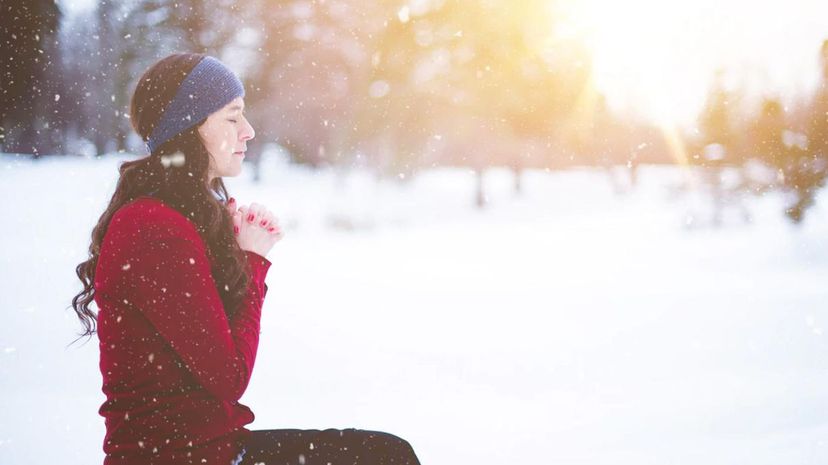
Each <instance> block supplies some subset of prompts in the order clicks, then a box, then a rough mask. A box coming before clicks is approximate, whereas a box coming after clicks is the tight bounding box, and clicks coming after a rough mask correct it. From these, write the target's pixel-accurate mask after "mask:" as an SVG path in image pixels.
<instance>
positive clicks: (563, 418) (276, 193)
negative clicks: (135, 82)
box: [0, 156, 828, 465]
mask: <svg viewBox="0 0 828 465" xmlns="http://www.w3.org/2000/svg"><path fill="white" fill-rule="evenodd" d="M124 159H125V158H123V157H120V158H118V157H112V158H108V159H103V160H69V159H67V160H51V159H48V160H43V161H39V162H32V161H29V160H25V159H16V158H14V157H9V156H5V157H3V158H2V159H0V194H2V207H0V213H2V217H3V221H2V225H3V227H2V228H0V243H1V244H2V254H0V260H2V262H1V263H2V270H3V271H2V275H0V277H1V278H2V279H0V286H2V287H1V288H0V295H2V296H3V297H2V301H3V304H2V311H3V312H4V318H3V324H2V325H0V392H2V396H0V418H2V421H0V464H3V465H24V464H47V463H60V464H63V465H75V464H77V465H81V464H83V465H88V464H95V463H101V461H102V459H103V453H102V451H101V444H102V440H103V435H104V424H103V419H102V418H101V417H99V416H98V414H97V409H98V407H99V406H100V404H101V403H102V402H103V400H104V398H103V394H102V393H101V391H100V383H101V378H100V373H99V371H98V366H97V363H98V347H97V339H96V338H95V339H92V340H91V341H89V343H87V344H85V345H84V344H83V341H84V340H81V341H78V342H77V343H76V344H74V345H72V346H68V347H67V345H68V344H69V343H70V342H71V341H72V340H73V339H74V338H75V336H76V333H77V331H79V330H80V325H79V323H78V321H77V319H76V317H75V315H74V312H73V311H72V310H71V309H70V308H69V307H68V306H69V304H70V299H71V297H72V296H73V295H74V294H75V293H77V292H78V291H79V286H80V282H79V281H78V280H77V278H76V276H75V273H74V268H75V266H76V265H77V264H78V263H79V262H80V261H81V260H83V259H85V258H86V253H87V252H86V251H87V247H88V245H89V236H90V232H91V229H92V226H93V225H94V224H95V222H96V221H97V219H98V216H99V215H100V213H101V212H102V210H103V207H104V205H105V202H106V201H107V200H108V198H109V196H110V195H111V193H112V190H113V189H114V182H115V180H116V176H117V166H118V163H120V161H122V160H124ZM246 169H249V167H246ZM640 175H641V177H640V184H639V186H638V188H637V189H636V190H635V191H633V192H631V193H629V194H626V195H616V194H615V193H614V192H613V190H612V188H611V186H610V183H608V182H607V176H606V174H605V173H603V172H601V171H595V170H588V169H583V170H574V171H567V172H552V173H547V172H539V171H530V172H527V173H526V174H525V178H524V184H523V186H524V191H523V195H522V196H520V197H515V196H514V195H513V193H512V190H511V184H512V177H511V174H510V173H509V172H506V171H501V170H492V171H490V172H488V173H487V175H486V178H485V182H486V186H487V190H488V195H489V202H490V204H489V206H488V207H487V208H485V209H483V210H477V209H475V208H473V207H471V204H472V199H473V186H474V177H473V176H472V174H471V173H469V172H467V171H465V170H449V169H444V170H434V171H430V172H426V173H423V174H421V175H418V176H417V177H414V178H413V179H411V180H409V182H408V183H407V184H403V185H398V184H396V183H392V182H388V181H383V182H380V183H376V182H374V180H373V178H372V177H371V176H370V175H369V174H367V173H366V172H362V171H358V170H357V171H354V172H352V173H350V174H347V175H344V176H343V175H339V174H337V173H335V172H333V171H322V172H312V171H310V170H307V169H305V168H297V167H293V166H290V165H287V164H285V163H283V162H282V161H280V159H278V157H271V158H269V159H266V160H265V162H264V166H263V180H264V182H263V183H262V184H258V185H257V184H253V183H252V182H251V181H250V179H251V173H250V172H249V171H246V172H245V173H243V175H242V176H241V177H239V178H233V179H228V180H227V183H228V185H229V186H230V187H231V191H232V193H233V195H234V196H235V197H236V198H237V199H239V201H240V202H241V203H243V204H244V203H249V202H251V201H256V202H259V203H263V204H265V205H267V206H268V207H269V208H270V209H271V210H273V211H274V212H275V213H276V214H277V216H279V217H280V218H281V222H282V224H283V225H285V226H286V236H285V239H284V240H283V241H282V242H280V243H279V244H277V245H276V247H275V248H274V250H273V251H272V252H271V254H270V255H269V257H268V258H270V260H271V261H272V262H273V266H272V268H271V270H270V273H269V275H268V279H267V282H268V285H269V287H270V291H269V293H268V299H267V301H266V302H265V310H264V316H263V321H262V340H261V343H260V348H259V355H258V358H257V364H256V371H255V372H254V375H253V379H252V381H251V384H250V387H249V389H248V391H247V393H246V394H245V396H244V398H243V399H242V402H243V403H245V404H246V405H249V406H250V407H251V408H252V409H253V411H254V412H255V413H256V421H255V422H254V423H252V424H251V425H249V426H248V427H249V428H250V429H270V428H320V429H321V428H330V427H334V428H347V427H356V428H363V429H374V430H382V431H388V432H391V433H394V434H397V435H399V436H401V437H404V438H405V439H407V440H408V441H409V442H411V444H412V445H413V446H414V448H415V450H416V451H417V454H418V456H419V457H420V460H421V462H422V463H423V464H424V465H425V464H428V465H458V464H476V465H495V464H498V465H501V464H502V465H511V464H523V463H531V464H552V463H566V464H613V465H618V464H636V465H643V464H654V465H656V464H657V465H664V464H698V465H717V464H723V465H724V464H727V465H733V464H746V465H747V464H750V465H760V464H773V465H779V464H785V465H804V464H825V463H828V444H826V441H828V344H826V338H828V334H826V331H828V305H826V301H828V196H826V195H825V193H823V194H822V195H821V196H820V198H819V199H818V202H817V205H816V206H815V207H814V208H813V209H812V210H811V211H809V218H808V219H807V220H806V222H805V224H803V225H802V226H801V227H800V228H794V227H792V226H790V225H789V224H788V223H787V221H786V220H785V218H784V217H783V216H782V214H781V208H782V199H781V197H780V196H778V195H775V194H774V195H766V196H764V197H760V198H759V197H757V198H751V199H746V200H745V205H746V207H747V208H748V210H749V211H750V213H751V215H752V217H753V222H752V223H750V224H741V223H739V222H737V221H736V220H734V219H733V218H735V217H737V216H738V215H729V216H728V215H726V224H725V227H723V228H721V229H714V228H710V227H706V226H705V222H704V218H705V214H706V213H705V206H706V203H705V202H704V201H703V199H702V197H700V196H699V195H693V194H692V193H691V194H689V195H683V196H678V197H676V196H675V195H674V192H673V191H674V190H673V188H672V186H675V185H678V184H679V183H681V182H682V179H683V176H684V175H685V172H684V171H683V170H681V169H679V168H665V167H643V168H642V170H641V172H640Z"/></svg>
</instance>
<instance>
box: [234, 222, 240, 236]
mask: <svg viewBox="0 0 828 465" xmlns="http://www.w3.org/2000/svg"><path fill="white" fill-rule="evenodd" d="M233 232H235V233H236V234H238V233H239V227H238V226H236V225H235V224H234V225H233Z"/></svg>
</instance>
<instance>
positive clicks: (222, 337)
mask: <svg viewBox="0 0 828 465" xmlns="http://www.w3.org/2000/svg"><path fill="white" fill-rule="evenodd" d="M243 97H244V87H243V85H242V83H241V81H239V79H238V78H237V77H236V76H235V74H233V72H232V71H230V70H229V69H228V68H227V67H225V66H224V65H223V64H222V63H221V62H220V61H219V60H217V59H215V58H213V57H210V56H205V55H201V54H174V55H171V56H168V57H166V58H164V59H162V60H160V61H159V62H157V63H156V64H154V65H153V66H152V67H150V68H149V69H148V70H147V71H146V72H145V73H144V75H143V76H142V77H141V79H140V80H139V82H138V84H137V86H136V89H135V93H134V94H133V96H132V101H131V108H130V117H131V121H132V125H133V127H134V129H135V130H136V131H137V132H138V134H140V135H141V137H142V138H143V139H144V140H146V141H147V147H148V149H149V152H150V154H149V156H147V157H145V158H142V159H139V160H135V161H128V162H124V163H123V164H122V165H121V167H120V179H119V181H118V184H117V186H116V189H115V193H114V194H113V196H112V200H111V201H110V203H109V206H108V207H107V209H106V211H105V212H104V213H103V215H102V216H101V218H100V220H99V221H98V224H97V226H96V227H95V228H94V230H93V233H92V244H91V246H90V248H89V251H90V259H89V260H87V261H85V262H83V263H81V264H80V265H78V267H77V270H76V271H77V274H78V277H79V278H80V279H81V281H82V282H83V284H84V290H83V291H82V292H81V293H80V294H78V295H77V296H76V297H75V298H74V299H73V300H72V303H73V307H74V309H75V311H76V312H77V314H78V317H79V318H80V319H81V322H82V323H83V324H84V326H85V328H86V332H85V333H84V335H89V336H91V335H92V334H94V333H95V332H96V330H95V326H97V327H98V328H97V329H98V330H97V333H98V336H99V339H100V369H101V374H102V377H103V392H104V394H106V401H105V402H104V403H103V405H102V406H101V408H100V410H99V413H100V414H101V415H102V416H103V417H104V418H105V423H106V437H105V439H104V443H103V450H104V452H105V453H106V458H105V460H104V464H105V465H115V464H142V465H146V464H204V463H206V464H220V465H230V464H232V465H237V464H239V463H241V464H242V465H248V464H256V463H265V464H274V465H275V464H294V463H296V464H303V465H315V464H319V465H326V464H340V463H342V464H345V463H347V464H354V463H357V464H366V465H368V464H385V463H387V464H395V465H404V464H419V461H418V460H417V457H416V455H415V454H414V451H413V449H412V448H411V446H410V445H409V444H408V442H406V441H405V440H403V439H401V438H399V437H397V436H394V435H391V434H388V433H383V432H377V431H366V430H357V429H345V430H336V429H326V430H324V431H320V430H298V429H285V430H260V431H250V430H248V429H246V428H245V427H244V425H246V424H248V423H250V422H252V421H253V419H254V416H253V413H252V412H251V410H250V409H249V408H248V407H247V406H245V405H243V404H240V403H239V402H238V400H239V399H240V398H241V396H242V394H243V393H244V391H245V389H246V388H247V385H248V382H249V380H250V375H251V373H252V370H253V365H254V362H255V359H256V351H257V348H258V342H259V323H260V318H261V309H262V304H263V302H264V298H265V296H266V294H267V290H268V287H267V284H265V282H264V280H265V276H266V275H267V271H268V269H269V268H270V265H271V263H270V261H269V260H268V259H267V258H265V257H266V255H267V254H268V252H269V251H270V250H271V248H272V247H273V246H274V245H275V244H276V242H278V241H279V240H280V239H281V237H282V232H281V229H280V228H279V225H278V219H277V218H276V217H275V216H274V215H273V213H271V212H270V210H268V209H267V208H265V207H264V206H263V205H261V204H257V203H252V204H251V205H250V206H249V207H240V208H236V205H235V201H234V200H233V199H232V198H231V199H229V200H227V199H228V193H227V189H226V187H225V185H224V183H223V181H222V177H223V176H236V175H238V174H239V173H240V172H241V166H242V159H243V157H244V152H245V150H246V144H247V141H248V140H250V139H252V138H253V137H254V135H255V133H254V131H253V128H252V127H251V126H250V124H249V123H248V121H247V119H246V118H245V116H244V113H243V111H244V99H243ZM92 300H94V301H95V303H96V305H97V306H98V309H99V312H100V313H99V314H98V315H96V314H95V313H93V312H92V311H90V309H89V304H90V303H91V302H92Z"/></svg>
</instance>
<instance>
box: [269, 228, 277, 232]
mask: <svg viewBox="0 0 828 465" xmlns="http://www.w3.org/2000/svg"><path fill="white" fill-rule="evenodd" d="M275 230H276V228H267V232H273V231H275Z"/></svg>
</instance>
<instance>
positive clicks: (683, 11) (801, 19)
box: [564, 0, 828, 125]
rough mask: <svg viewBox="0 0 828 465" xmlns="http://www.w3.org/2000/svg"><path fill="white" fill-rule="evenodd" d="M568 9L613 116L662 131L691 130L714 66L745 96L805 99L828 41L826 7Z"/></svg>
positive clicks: (725, 3) (654, 1)
mask: <svg viewBox="0 0 828 465" xmlns="http://www.w3.org/2000/svg"><path fill="white" fill-rule="evenodd" d="M564 1H567V0H564ZM569 1H570V3H569V4H568V5H567V7H568V8H569V10H568V16H569V18H570V20H569V23H570V25H571V26H572V29H573V31H575V33H577V34H582V35H583V36H584V37H585V38H586V39H587V42H588V43H589V45H590V49H591V50H592V52H593V55H594V66H595V81H596V85H597V87H598V88H599V89H600V90H601V91H602V92H603V93H605V94H606V95H607V98H608V100H609V102H610V104H611V105H612V106H614V107H615V108H617V109H627V110H630V111H635V112H637V113H640V114H642V115H644V116H646V117H649V119H653V120H657V121H658V122H662V123H669V122H673V123H677V124H680V125H690V124H692V123H693V121H694V118H695V115H696V114H697V113H698V111H699V109H700V108H701V106H702V104H703V102H704V99H705V96H706V93H707V90H708V88H709V86H710V83H711V78H712V76H713V75H714V73H715V70H716V69H717V67H720V66H724V67H725V82H726V84H727V85H729V86H738V87H740V88H743V89H745V91H746V92H747V93H748V94H749V95H753V96H761V95H764V94H765V93H768V94H770V95H778V96H781V97H782V98H783V101H787V103H790V102H792V101H793V99H795V98H797V97H800V96H802V95H806V94H808V93H810V92H811V91H812V90H813V88H814V86H815V85H816V83H817V79H818V77H819V70H818V63H819V62H818V53H819V48H820V46H821V44H822V41H823V40H825V39H828V0H786V1H785V0H759V1H757V0H680V1H677V0H625V1H618V0H569Z"/></svg>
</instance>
